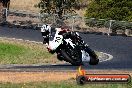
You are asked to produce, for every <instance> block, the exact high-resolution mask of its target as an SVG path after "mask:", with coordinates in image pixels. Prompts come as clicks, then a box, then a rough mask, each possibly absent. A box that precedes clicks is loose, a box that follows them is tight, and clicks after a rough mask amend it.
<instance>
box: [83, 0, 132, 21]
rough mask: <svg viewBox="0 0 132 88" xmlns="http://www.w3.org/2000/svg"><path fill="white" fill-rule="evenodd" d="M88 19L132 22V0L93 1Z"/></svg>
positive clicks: (87, 15)
mask: <svg viewBox="0 0 132 88" xmlns="http://www.w3.org/2000/svg"><path fill="white" fill-rule="evenodd" d="M85 16H86V17H88V18H97V19H113V20H126V21H132V0H92V2H91V3H90V4H89V5H88V6H87V10H86V14H85Z"/></svg>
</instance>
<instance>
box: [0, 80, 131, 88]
mask: <svg viewBox="0 0 132 88" xmlns="http://www.w3.org/2000/svg"><path fill="white" fill-rule="evenodd" d="M131 87H132V83H130V84H99V83H98V84H85V85H83V86H82V85H77V84H76V82H75V81H74V80H66V81H62V82H31V83H18V84H14V83H0V88H131Z"/></svg>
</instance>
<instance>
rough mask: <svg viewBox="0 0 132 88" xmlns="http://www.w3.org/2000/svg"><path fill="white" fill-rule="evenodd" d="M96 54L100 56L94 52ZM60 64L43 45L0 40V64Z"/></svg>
mask: <svg viewBox="0 0 132 88" xmlns="http://www.w3.org/2000/svg"><path fill="white" fill-rule="evenodd" d="M96 54H97V55H98V56H99V55H101V54H100V53H99V52H97V51H96ZM58 62H59V63H60V62H61V61H59V60H58V59H57V58H56V55H52V54H50V53H49V52H48V51H47V49H46V47H44V45H43V44H36V43H30V42H26V41H18V40H13V39H12V40H10V39H6V38H3V39H0V64H44V63H45V64H46V63H58Z"/></svg>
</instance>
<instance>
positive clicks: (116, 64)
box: [0, 27, 132, 71]
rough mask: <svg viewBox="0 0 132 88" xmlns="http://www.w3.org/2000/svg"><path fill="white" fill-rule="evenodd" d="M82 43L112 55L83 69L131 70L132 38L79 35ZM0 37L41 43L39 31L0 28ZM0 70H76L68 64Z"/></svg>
mask: <svg viewBox="0 0 132 88" xmlns="http://www.w3.org/2000/svg"><path fill="white" fill-rule="evenodd" d="M80 36H81V37H82V38H83V39H84V41H85V42H86V43H87V44H88V45H90V47H91V48H92V49H94V50H97V51H100V52H105V53H108V54H111V55H113V59H112V60H109V61H106V62H101V63H99V64H98V65H96V66H90V65H87V66H84V68H85V69H87V70H88V69H98V70H132V37H124V36H110V37H108V36H106V35H97V34H84V33H80ZM0 37H8V38H18V39H24V40H31V41H37V42H42V40H43V39H42V36H41V33H40V30H32V29H20V28H7V27H0ZM0 68H7V69H9V70H10V69H17V70H27V71H28V70H32V71H35V70H40V71H42V70H55V69H56V70H76V69H77V68H78V67H76V66H71V65H70V64H57V65H43V64H42V65H34V66H32V65H3V66H2V67H0Z"/></svg>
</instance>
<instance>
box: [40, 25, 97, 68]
mask: <svg viewBox="0 0 132 88" xmlns="http://www.w3.org/2000/svg"><path fill="white" fill-rule="evenodd" d="M49 29H50V27H49V26H48V25H43V26H42V28H41V33H42V36H43V38H44V41H43V43H44V44H46V45H47V49H48V51H49V52H50V53H52V54H54V53H57V58H58V59H59V60H61V61H62V60H64V61H66V62H69V63H71V64H72V65H75V66H79V65H83V64H84V62H88V63H89V64H90V65H97V64H98V62H99V59H98V56H97V55H96V53H95V52H94V51H93V50H92V49H90V47H89V46H88V45H87V44H86V43H85V42H84V41H83V39H82V38H81V37H80V36H79V34H78V33H77V32H73V31H69V29H65V28H63V29H62V28H55V30H56V32H55V35H54V37H52V41H51V34H50V31H49ZM50 30H51V29H50Z"/></svg>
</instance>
